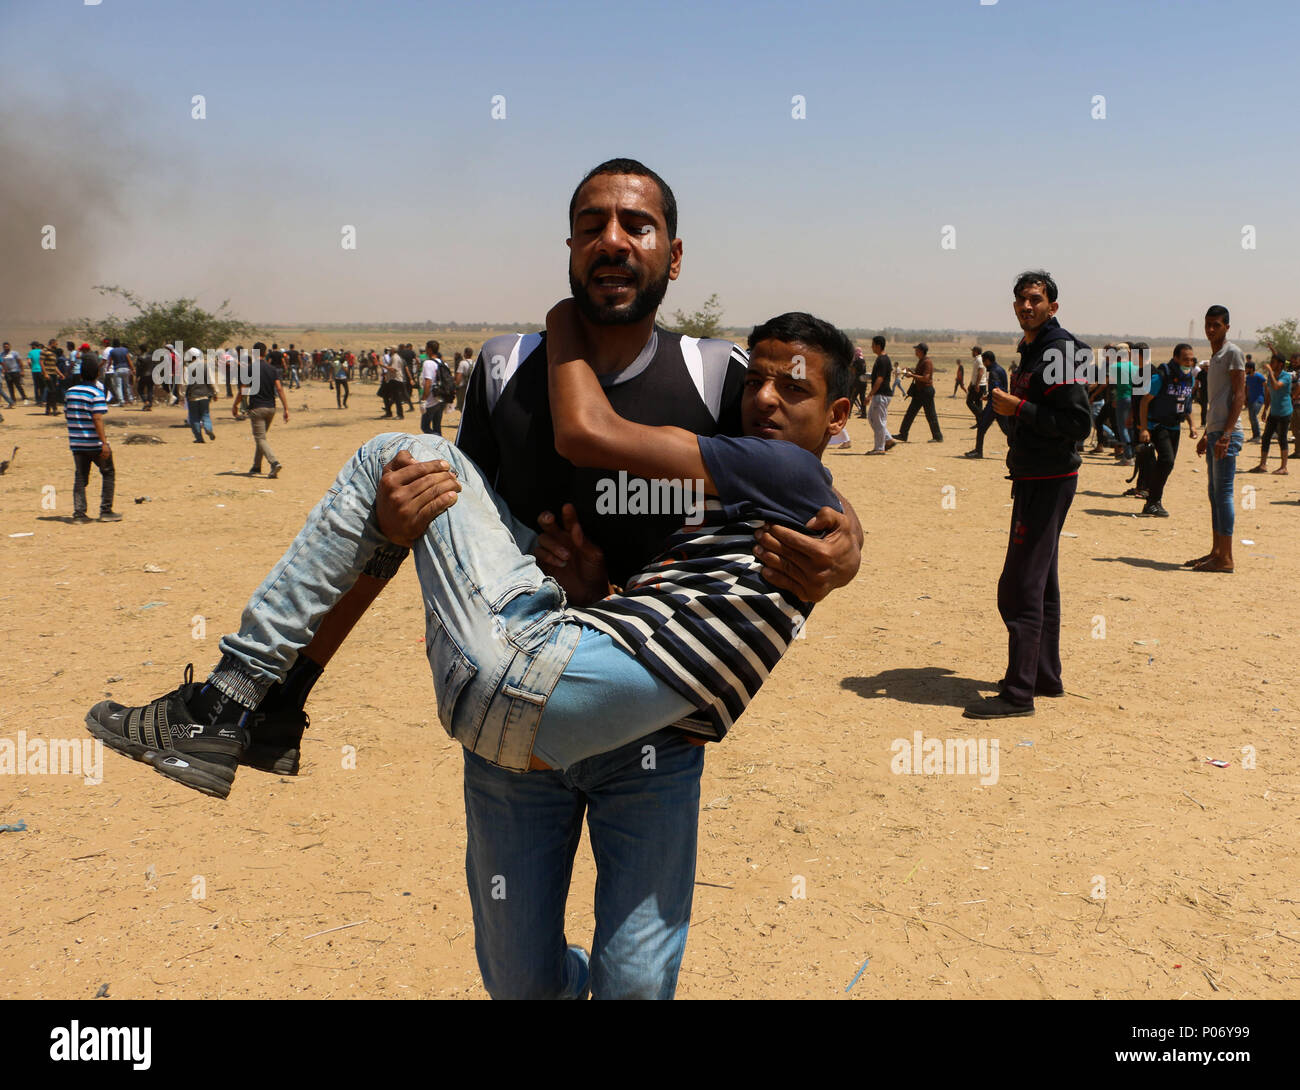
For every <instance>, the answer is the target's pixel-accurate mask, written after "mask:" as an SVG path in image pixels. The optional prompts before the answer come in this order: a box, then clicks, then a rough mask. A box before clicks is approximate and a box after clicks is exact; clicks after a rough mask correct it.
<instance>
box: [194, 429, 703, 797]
mask: <svg viewBox="0 0 1300 1090" xmlns="http://www.w3.org/2000/svg"><path fill="white" fill-rule="evenodd" d="M400 450H409V451H410V452H411V454H412V455H413V456H414V457H415V458H416V459H417V460H419V461H431V460H434V459H442V460H443V461H445V462H447V463H448V465H450V466H451V467H452V469H454V470H455V471H456V474H457V476H458V478H459V480H460V483H461V488H462V490H461V492H460V493H459V494H458V496H457V500H456V503H454V504H453V505H452V506H451V507H450V508H449V509H448V510H447V511H446V512H444V513H443V514H441V515H439V516H438V517H437V518H436V519H434V520H433V522H432V523H431V524H430V526H429V529H428V530H427V531H426V532H425V534H424V537H423V538H421V539H420V540H419V541H417V542H416V543H415V546H414V550H413V551H414V553H415V567H416V572H417V574H418V575H419V579H420V590H421V594H422V595H423V598H424V611H425V647H426V652H427V654H428V658H429V665H430V667H431V668H432V670H433V681H434V688H435V690H436V694H437V709H438V719H439V720H440V721H441V723H442V725H443V727H444V728H445V729H446V730H447V732H448V733H449V734H450V735H451V736H452V737H453V738H455V739H456V740H457V741H458V742H460V743H461V744H462V745H463V746H464V747H465V748H466V749H468V750H469V751H470V752H472V753H474V754H476V755H477V756H479V757H482V758H483V759H484V760H486V761H489V762H491V763H492V764H495V765H498V766H500V767H501V768H504V769H508V770H510V771H515V772H522V771H524V770H526V769H527V768H528V765H529V758H530V757H531V755H532V754H533V752H534V750H535V749H536V751H537V754H538V757H539V758H540V759H541V760H542V761H544V762H545V763H546V764H548V765H550V766H551V767H552V768H555V769H566V768H569V767H570V766H571V765H573V764H575V763H576V762H578V761H581V760H584V759H586V758H588V757H590V756H593V755H594V754H597V753H606V752H609V751H611V750H615V749H618V748H619V747H620V746H622V745H625V744H627V743H628V742H631V741H634V740H635V739H637V738H641V737H644V736H645V735H648V734H652V733H654V732H655V731H657V730H660V729H661V728H663V727H666V726H669V725H670V724H672V723H675V722H677V721H678V720H679V719H681V718H683V717H684V716H686V715H687V714H689V713H690V712H692V711H693V710H695V709H694V705H692V704H691V703H689V702H688V701H686V700H685V699H684V698H683V697H681V696H680V695H679V694H678V693H677V692H676V691H675V690H674V689H672V688H671V687H670V686H669V685H667V684H666V683H665V682H663V681H661V680H659V678H658V677H656V676H655V675H654V674H653V673H652V672H651V671H650V670H648V669H646V668H645V667H643V666H642V665H641V664H640V663H639V662H638V661H637V660H636V659H634V658H633V657H632V656H631V655H628V654H627V653H626V652H624V651H622V650H621V649H620V648H619V647H618V646H617V645H616V644H615V643H614V642H613V640H611V639H610V638H609V637H608V636H606V635H604V634H603V633H600V632H597V631H596V630H594V629H589V628H584V627H583V626H582V625H579V624H576V623H574V622H572V621H568V620H566V619H565V617H564V614H563V612H562V611H563V609H564V607H565V598H564V592H563V591H562V590H561V589H560V587H559V584H557V583H556V582H555V580H553V579H551V578H549V577H548V576H546V575H544V574H543V573H542V570H541V569H540V568H539V567H538V566H537V562H536V560H535V559H534V558H533V557H532V556H529V555H528V554H527V553H525V552H523V551H522V549H524V548H530V547H531V546H532V544H533V542H534V541H535V540H536V536H537V535H536V533H535V532H534V531H532V530H530V529H528V528H527V527H526V526H524V525H523V524H522V523H520V522H519V521H518V520H516V519H515V518H514V516H513V515H512V514H511V513H510V511H509V509H508V508H507V507H506V504H505V501H504V500H502V499H501V497H500V496H498V495H497V494H496V492H494V491H493V490H492V489H491V488H490V487H489V486H488V484H487V483H486V482H485V481H484V480H483V477H482V475H481V474H480V473H479V470H478V467H477V466H475V465H474V463H473V461H471V460H470V459H469V458H468V457H466V456H465V455H464V454H463V453H461V451H460V450H459V448H457V447H456V446H455V445H453V444H452V443H450V442H448V441H447V440H446V439H443V438H442V437H441V436H432V435H429V436H425V435H410V434H406V433H390V434H386V435H379V436H376V437H375V438H373V439H371V440H369V441H368V442H367V443H365V444H364V445H363V446H362V447H361V448H360V450H358V451H357V453H356V454H355V455H354V456H353V457H352V459H351V460H350V461H349V462H348V464H347V465H346V466H344V468H343V470H342V472H341V473H340V474H339V476H338V478H337V479H336V480H335V482H334V484H333V485H332V486H331V487H330V490H329V492H327V493H326V495H325V498H324V499H322V500H321V502H320V503H318V504H317V505H316V507H315V509H314V510H313V511H312V512H311V514H310V515H309V516H308V517H307V522H306V523H305V524H304V526H303V528H302V530H301V531H300V532H299V534H298V536H297V538H295V539H294V542H293V544H292V545H290V546H289V549H288V551H287V552H286V553H285V554H284V556H282V557H281V558H280V560H279V562H278V563H277V564H276V565H275V567H274V568H272V569H271V573H270V574H269V575H268V576H267V577H266V579H265V580H264V581H263V582H262V585H261V586H260V587H258V589H257V591H256V592H255V593H254V594H253V596H252V598H250V599H249V602H248V605H247V606H246V607H245V609H244V612H243V616H242V617H241V620H240V626H239V631H238V632H237V633H235V634H233V635H229V636H225V637H223V638H222V640H221V644H220V646H221V650H222V652H223V655H224V658H223V661H222V667H223V670H228V669H230V668H232V667H233V668H234V669H236V670H238V671H239V672H240V673H242V674H245V675H247V676H248V678H249V683H248V686H247V687H245V688H244V689H243V690H242V691H243V694H244V695H245V696H246V697H247V696H249V695H250V694H251V695H252V696H253V697H255V698H258V697H260V693H261V692H265V690H266V689H267V688H269V687H270V685H271V684H272V683H273V682H275V681H277V680H281V679H283V677H284V675H285V673H286V672H287V671H288V669H289V668H290V667H291V666H292V665H293V663H294V660H295V659H296V658H297V656H298V653H299V652H300V651H301V650H302V649H303V648H304V647H306V646H307V644H308V643H310V642H311V639H312V636H313V635H314V634H315V632H316V630H317V629H318V628H319V626H320V622H321V620H322V619H323V618H324V616H325V614H326V613H328V612H329V610H330V608H331V607H332V606H333V605H334V603H335V602H337V601H338V600H339V599H340V598H341V597H342V596H343V595H344V594H346V593H347V592H348V591H349V590H350V589H351V588H352V586H353V584H355V583H356V580H357V577H358V576H359V575H361V574H362V572H363V571H365V570H366V568H367V565H368V564H369V563H370V562H371V559H372V558H373V557H374V556H375V554H376V552H377V551H379V550H381V549H386V550H388V551H389V552H392V551H393V550H394V547H393V545H392V543H391V542H389V541H388V539H387V538H385V537H384V535H383V534H382V533H381V532H380V529H379V524H378V521H377V519H376V516H375V499H376V496H377V495H378V489H379V478H380V475H381V474H382V473H383V469H384V466H385V465H387V464H388V463H389V462H390V461H391V460H392V459H393V457H394V456H395V455H396V454H397V452H398V451H400ZM219 687H222V688H224V686H221V685H219ZM253 702H254V703H256V699H254V700H253Z"/></svg>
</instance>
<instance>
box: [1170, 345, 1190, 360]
mask: <svg viewBox="0 0 1300 1090" xmlns="http://www.w3.org/2000/svg"><path fill="white" fill-rule="evenodd" d="M1184 348H1186V349H1187V350H1188V351H1189V352H1190V351H1191V350H1192V346H1191V345H1190V344H1188V343H1187V342H1186V341H1179V342H1178V343H1177V344H1176V345H1174V359H1177V358H1178V357H1179V356H1181V355H1182V354H1183V349H1184Z"/></svg>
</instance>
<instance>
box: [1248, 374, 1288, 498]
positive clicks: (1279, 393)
mask: <svg viewBox="0 0 1300 1090" xmlns="http://www.w3.org/2000/svg"><path fill="white" fill-rule="evenodd" d="M1285 365H1286V361H1285V360H1284V359H1283V358H1282V354H1281V353H1280V352H1274V353H1273V358H1272V359H1271V360H1269V362H1268V367H1267V368H1266V369H1265V372H1264V379H1265V381H1266V382H1267V383H1268V388H1269V406H1268V423H1267V425H1265V427H1264V442H1263V445H1262V446H1261V447H1260V448H1259V465H1257V466H1254V467H1253V468H1251V469H1250V470H1249V472H1251V473H1264V472H1267V469H1268V446H1269V442H1270V441H1271V440H1272V437H1273V436H1274V435H1276V436H1277V446H1278V450H1279V451H1280V452H1281V455H1282V465H1281V466H1280V467H1279V468H1278V469H1275V470H1273V472H1274V473H1275V474H1277V475H1278V476H1282V477H1285V476H1286V475H1287V468H1286V463H1287V456H1288V453H1289V450H1290V445H1289V443H1288V440H1287V431H1288V430H1289V429H1290V427H1291V419H1292V415H1293V402H1294V398H1295V392H1294V391H1293V390H1292V388H1291V380H1292V378H1293V377H1294V376H1293V375H1292V374H1291V372H1290V371H1287V370H1284V367H1285Z"/></svg>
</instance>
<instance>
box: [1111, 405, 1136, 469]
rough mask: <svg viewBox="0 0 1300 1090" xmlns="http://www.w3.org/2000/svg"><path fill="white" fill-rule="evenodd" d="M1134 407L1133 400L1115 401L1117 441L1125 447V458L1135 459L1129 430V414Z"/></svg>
mask: <svg viewBox="0 0 1300 1090" xmlns="http://www.w3.org/2000/svg"><path fill="white" fill-rule="evenodd" d="M1132 407H1133V401H1132V399H1131V398H1127V397H1126V398H1123V399H1122V400H1121V399H1120V398H1116V399H1115V439H1116V440H1117V441H1118V442H1119V443H1120V444H1122V445H1123V447H1124V457H1125V458H1129V459H1131V458H1132V457H1133V439H1132V435H1131V433H1130V432H1129V428H1128V414H1129V410H1130V409H1131V408H1132Z"/></svg>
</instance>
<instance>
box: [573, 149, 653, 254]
mask: <svg viewBox="0 0 1300 1090" xmlns="http://www.w3.org/2000/svg"><path fill="white" fill-rule="evenodd" d="M601 174H633V175H636V176H637V177H639V178H649V179H650V180H651V181H652V182H654V184H655V185H657V186H658V187H659V199H660V203H661V204H662V205H663V212H664V223H665V224H667V226H668V237H669V239H674V238H676V237H677V198H676V197H674V196H673V191H672V189H671V188H670V187H669V185H668V183H667V182H665V181H664V180H663V179H662V178H661V177H659V175H658V174H656V173H655V172H654V171H653V170H651V169H650V168H649V167H648V166H646V165H645V164H644V163H641V162H638V161H637V160H636V159H606V160H605V161H604V162H603V163H601V164H600V165H599V166H595V167H592V168H591V170H589V171H587V175H586V177H584V178H583V179H582V181H580V182H579V183H578V186H577V188H576V189H575V190H574V191H573V196H572V197H570V198H569V230H570V231H572V230H573V214H574V213H575V212H576V211H577V210H578V194H579V193H580V192H581V191H582V187H583V186H584V185H586V184H587V183H588V182H589V181H591V179H592V178H595V177H597V176H598V175H601Z"/></svg>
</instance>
